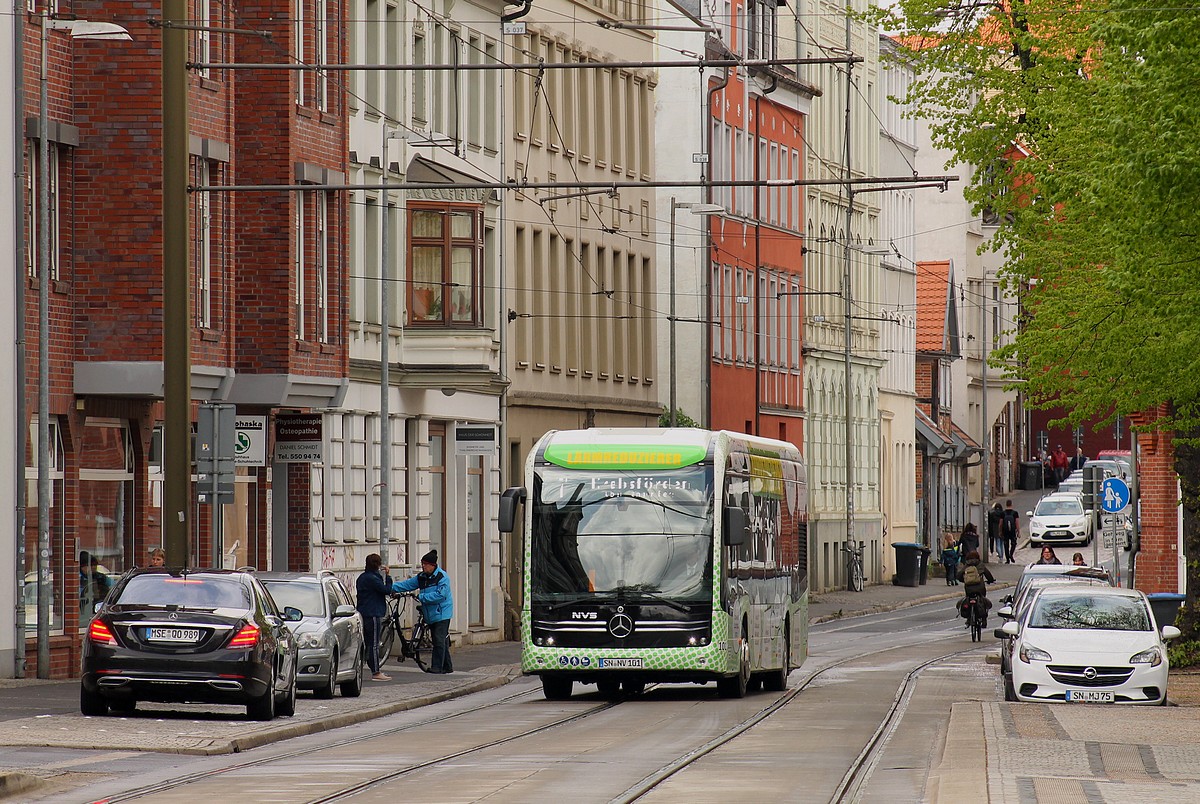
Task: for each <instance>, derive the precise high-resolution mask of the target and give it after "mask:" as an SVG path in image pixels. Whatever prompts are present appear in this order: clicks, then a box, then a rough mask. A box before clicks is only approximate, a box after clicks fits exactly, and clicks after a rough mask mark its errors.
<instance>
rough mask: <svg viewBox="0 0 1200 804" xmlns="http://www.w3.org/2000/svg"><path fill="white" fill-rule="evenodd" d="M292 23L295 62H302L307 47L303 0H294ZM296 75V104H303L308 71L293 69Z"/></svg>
mask: <svg viewBox="0 0 1200 804" xmlns="http://www.w3.org/2000/svg"><path fill="white" fill-rule="evenodd" d="M292 17H293V23H294V24H295V27H296V32H295V38H296V63H297V64H304V63H305V61H304V60H305V59H306V58H307V56H308V48H306V47H305V46H304V20H305V17H304V0H296V4H295V7H294V8H293V10H292ZM294 74H295V76H296V105H297V106H303V105H304V87H305V81H306V80H307V76H308V72H307V71H306V70H296V71H294Z"/></svg>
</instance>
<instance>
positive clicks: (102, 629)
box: [88, 620, 117, 648]
mask: <svg viewBox="0 0 1200 804" xmlns="http://www.w3.org/2000/svg"><path fill="white" fill-rule="evenodd" d="M88 639H90V640H92V641H93V642H95V643H96V644H97V645H109V646H111V647H114V648H115V647H116V646H117V640H116V637H114V636H113V635H112V631H110V630H108V626H107V625H105V624H104V623H102V622H100V621H99V620H92V624H91V625H90V626H89V627H88Z"/></svg>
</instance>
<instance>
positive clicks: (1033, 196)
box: [878, 0, 1200, 627]
mask: <svg viewBox="0 0 1200 804" xmlns="http://www.w3.org/2000/svg"><path fill="white" fill-rule="evenodd" d="M1197 12H1198V9H1197V8H1196V7H1194V6H1191V5H1189V4H1183V5H1180V4H1174V5H1172V4H1165V5H1164V4H1157V5H1156V4H1145V3H1141V2H1135V0H1114V1H1111V2H1106V0H1098V2H1092V3H1088V4H1086V5H1081V4H1079V3H1075V2H1063V0H1028V1H1027V2H1021V1H1020V0H1009V1H1008V2H1003V3H1000V2H995V3H992V2H969V1H968V2H965V3H962V4H958V5H952V6H946V5H945V4H944V3H941V2H937V0H898V2H897V4H896V5H895V6H893V7H892V8H891V9H890V10H888V11H880V12H878V13H879V14H881V15H890V16H891V17H892V22H891V23H889V25H888V28H889V29H890V30H897V31H900V32H902V34H901V36H900V38H901V40H902V41H903V42H904V43H905V44H906V45H907V47H906V48H904V49H903V50H902V54H903V57H904V58H908V59H911V60H912V61H913V63H914V65H915V66H916V67H917V69H918V71H919V74H920V78H919V80H918V81H917V82H916V84H915V85H914V87H913V89H912V92H911V95H910V97H909V98H908V100H909V101H910V102H911V103H913V104H914V107H915V108H916V110H917V114H918V115H919V116H921V117H924V118H926V119H927V120H932V121H935V122H934V123H933V124H932V135H933V141H934V143H935V144H936V145H938V146H939V147H941V148H944V149H946V150H948V151H950V152H951V153H953V154H954V159H953V161H952V164H956V163H964V164H968V165H973V166H982V168H983V169H978V170H976V171H975V172H974V174H973V176H972V178H971V180H970V181H969V182H968V184H967V187H966V188H965V192H966V195H967V197H968V199H970V200H971V201H972V202H973V203H974V204H975V205H976V209H977V210H981V209H983V208H985V207H991V208H992V209H993V210H994V211H995V212H996V214H998V215H1000V216H1001V220H1002V221H1003V224H1002V225H1001V226H1000V228H999V230H998V234H997V236H996V238H995V239H994V240H993V241H992V242H990V243H989V244H987V247H988V248H992V249H996V250H999V251H1002V252H1003V255H1004V271H1003V278H1004V280H1005V282H1006V283H1007V285H1008V288H1009V289H1010V290H1011V291H1013V292H1019V294H1020V299H1021V303H1022V312H1023V317H1022V320H1021V322H1020V328H1019V330H1017V331H1016V332H1015V339H1014V341H1013V342H1012V344H1011V345H1010V346H1008V347H1006V348H1005V349H1003V350H1001V351H1000V352H999V353H998V354H997V355H996V356H995V364H996V365H997V366H1001V367H1004V368H1005V369H1006V370H1007V371H1008V372H1009V379H1010V380H1012V381H1013V382H1020V383H1021V384H1022V386H1023V388H1024V391H1025V394H1026V397H1027V400H1028V402H1029V403H1030V404H1031V405H1033V406H1043V407H1046V406H1050V405H1061V406H1062V407H1063V408H1064V409H1066V410H1069V411H1071V413H1070V419H1071V421H1072V422H1080V421H1083V420H1085V419H1088V418H1090V417H1093V416H1099V417H1100V418H1105V417H1111V416H1112V415H1114V414H1122V415H1127V414H1130V413H1135V412H1140V411H1145V410H1147V409H1149V408H1151V407H1154V406H1158V405H1161V404H1164V403H1165V404H1168V405H1169V406H1170V407H1169V409H1170V411H1171V413H1170V419H1169V420H1168V421H1167V422H1164V423H1162V424H1163V425H1165V426H1168V427H1170V428H1173V429H1174V430H1176V431H1177V432H1187V433H1189V434H1192V433H1200V404H1198V403H1200V371H1198V370H1197V367H1198V366H1200V315H1198V314H1197V311H1198V310H1200V248H1198V247H1197V246H1198V239H1200V149H1198V148H1197V147H1196V144H1197V143H1200V13H1197ZM1179 446H1180V447H1183V449H1180V450H1179V451H1178V453H1177V465H1176V468H1177V471H1179V473H1180V475H1181V477H1183V478H1184V483H1183V487H1184V489H1185V492H1184V493H1185V499H1184V500H1183V505H1184V510H1185V512H1186V511H1198V510H1200V482H1197V481H1200V476H1198V475H1197V472H1198V471H1200V461H1198V460H1196V459H1195V457H1194V456H1195V454H1196V452H1195V449H1194V447H1195V442H1190V444H1189V443H1187V442H1184V443H1180V445H1179ZM1189 447H1190V448H1189ZM1192 519H1193V518H1192V517H1190V516H1185V520H1188V521H1189V522H1190V521H1191V520H1192ZM1195 527H1196V526H1195V525H1194V524H1189V525H1188V529H1189V530H1191V529H1195ZM1197 541H1198V540H1197V539H1195V538H1189V539H1187V542H1188V544H1189V545H1190V549H1189V551H1188V558H1189V561H1188V567H1189V574H1190V576H1191V583H1190V588H1192V589H1195V588H1197V587H1198V586H1200V561H1198V558H1200V556H1198V555H1197V552H1196V551H1197V550H1200V544H1197ZM1194 607H1195V600H1194V598H1193V599H1192V600H1191V601H1189V608H1192V609H1194ZM1185 619H1186V618H1185ZM1190 619H1191V620H1192V621H1193V622H1192V623H1185V627H1187V626H1188V625H1189V624H1193V625H1196V624H1195V623H1194V620H1195V619H1196V618H1195V617H1194V616H1193V617H1192V618H1190Z"/></svg>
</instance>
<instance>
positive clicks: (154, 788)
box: [91, 688, 621, 804]
mask: <svg viewBox="0 0 1200 804" xmlns="http://www.w3.org/2000/svg"><path fill="white" fill-rule="evenodd" d="M540 695H541V690H540V688H539V689H536V690H523V691H521V692H517V693H513V694H512V695H507V696H505V697H503V698H501V699H499V700H497V701H492V702H491V703H487V704H483V705H481V706H476V707H473V708H471V709H464V710H461V711H458V712H451V713H449V714H445V715H438V716H436V717H430V718H425V719H423V720H419V721H417V722H414V723H406V724H404V725H402V726H395V727H392V728H387V729H381V730H379V731H373V732H370V733H369V734H360V735H356V736H354V737H347V738H343V739H339V740H334V741H332V742H329V743H326V744H324V745H322V746H321V747H320V748H319V749H316V750H317V751H327V750H332V749H338V748H344V747H347V746H352V745H356V744H358V743H362V742H366V741H369V740H376V739H379V738H380V737H387V736H390V735H395V734H403V733H404V732H406V731H411V730H414V729H421V728H426V727H429V726H433V725H437V724H439V723H446V722H450V721H453V720H455V719H457V718H461V717H464V716H466V715H474V714H478V713H479V711H480V710H482V709H490V708H493V707H499V706H505V705H507V704H511V703H515V702H517V701H519V700H520V699H522V698H533V697H536V696H540ZM620 703H621V700H615V701H605V702H603V703H601V704H598V705H596V706H593V707H591V708H590V709H588V710H586V711H584V712H576V713H574V714H573V715H571V716H569V717H565V718H559V719H558V720H555V721H554V722H552V723H547V724H543V725H541V726H538V727H536V728H532V729H528V730H526V731H524V732H522V733H520V734H515V735H509V736H507V737H504V738H500V739H496V740H493V741H490V742H488V743H486V744H481V745H478V746H474V747H470V748H465V749H463V750H461V751H457V752H454V753H452V754H449V755H446V756H443V757H439V758H437V759H433V760H427V761H424V762H420V763H415V764H413V765H412V766H409V767H406V768H403V769H400V770H398V771H396V772H393V773H391V774H384V775H383V776H381V777H378V778H379V781H383V780H385V779H386V777H389V776H390V777H394V776H399V775H403V774H404V773H409V772H411V771H414V770H418V769H419V768H423V767H429V766H431V765H436V764H438V763H440V762H446V761H449V760H451V759H455V758H457V757H460V756H463V755H465V754H468V753H471V752H473V751H479V750H483V749H485V748H489V747H492V746H495V745H502V744H504V743H506V742H511V741H512V740H515V739H520V738H521V737H524V736H528V735H532V734H536V733H539V732H542V731H545V730H547V729H551V728H555V727H557V726H561V725H564V724H566V723H571V722H574V721H578V720H580V719H582V718H584V717H589V716H591V715H595V714H598V713H599V712H604V711H607V710H608V709H611V708H613V707H614V706H617V705H618V704H620ZM313 753H314V749H312V748H299V749H296V750H293V751H286V752H282V753H272V754H271V755H270V756H265V757H259V758H257V759H249V760H246V761H241V762H237V763H234V764H231V765H226V766H225V767H222V768H213V769H211V770H204V771H197V772H195V773H189V774H184V775H182V776H178V777H176V778H174V779H172V780H171V781H170V782H164V783H156V784H152V785H146V786H144V787H139V788H136V789H133V790H127V791H124V792H121V793H116V794H113V795H110V796H105V797H104V798H102V799H97V800H95V801H93V802H91V804H110V803H111V804H117V802H122V801H136V800H137V799H141V798H147V797H149V796H151V795H156V794H159V793H162V792H164V791H168V790H175V789H178V788H181V787H186V786H187V785H189V784H195V783H197V782H203V781H206V780H210V779H214V778H217V777H220V776H223V775H226V774H230V773H236V772H238V771H242V770H247V769H250V768H258V767H263V766H266V765H270V764H272V763H276V762H282V761H286V760H289V759H295V758H297V757H300V756H305V755H310V754H313ZM365 786H369V785H368V784H367V783H364V784H362V785H355V786H353V788H347V789H345V790H340V791H337V792H335V793H332V794H330V795H328V796H326V797H322V798H318V799H314V800H313V802H314V804H315V802H323V801H337V800H339V799H340V798H344V797H345V796H346V795H347V794H349V793H350V792H354V788H364V789H365Z"/></svg>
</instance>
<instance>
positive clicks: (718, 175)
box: [707, 6, 815, 445]
mask: <svg viewBox="0 0 1200 804" xmlns="http://www.w3.org/2000/svg"><path fill="white" fill-rule="evenodd" d="M756 7H757V6H756ZM737 13H738V14H739V15H740V14H744V13H746V12H745V10H744V8H738V9H737ZM765 27H767V28H769V29H770V30H771V31H773V30H774V29H773V28H770V26H765ZM734 31H735V35H734V40H733V41H732V42H731V43H730V46H731V47H732V48H733V49H734V50H735V51H737V52H738V53H744V52H745V53H751V54H755V53H757V54H764V55H766V56H767V57H770V55H772V54H774V53H775V52H776V51H775V47H776V43H775V42H774V41H773V39H772V37H771V36H770V35H769V34H768V33H767V32H759V31H758V29H757V28H754V27H753V26H750V25H747V26H746V27H745V28H744V29H743V28H740V27H739V28H734ZM746 32H751V33H756V34H759V37H760V38H759V41H757V42H755V41H745V39H746V36H747V35H748V34H747V33H746ZM762 37H766V38H765V39H763V38H762ZM710 46H713V40H710ZM711 55H713V56H714V57H715V58H730V57H732V56H733V54H732V53H729V52H714V53H712V54H711ZM708 88H709V91H710V92H711V93H712V94H713V101H712V107H711V108H712V117H713V119H712V121H711V124H710V125H711V126H712V132H713V135H712V140H713V141H712V146H711V154H710V160H711V162H712V165H713V174H712V175H713V178H715V179H733V180H739V181H754V182H763V183H764V184H765V183H766V182H769V181H772V180H781V179H800V178H802V177H803V171H804V155H803V154H804V151H805V147H806V146H805V144H804V130H805V128H804V127H805V121H806V111H807V109H808V104H809V101H811V99H812V97H813V94H814V92H815V90H814V89H813V88H812V87H809V86H807V85H805V84H803V83H801V82H800V81H799V80H797V78H796V76H795V75H794V74H793V73H792V72H791V71H790V70H787V69H786V68H782V67H778V68H771V69H769V70H759V71H746V70H741V69H738V70H733V71H731V72H730V73H729V75H728V79H727V80H724V81H720V82H719V81H717V80H715V79H712V80H710V82H709V87H708ZM712 201H714V202H716V203H717V204H719V205H720V206H722V207H724V209H725V210H726V212H725V213H723V214H722V215H720V216H713V217H711V218H709V221H708V239H709V243H710V249H711V277H710V279H709V299H708V305H709V310H708V320H710V321H711V322H712V326H711V328H710V332H709V335H710V344H709V346H710V352H711V356H710V361H711V365H710V368H709V372H710V377H709V380H710V382H709V399H708V406H709V410H708V412H707V420H708V421H709V423H710V426H711V427H712V428H714V429H727V430H733V431H734V432H745V433H752V434H755V435H761V436H765V437H767V438H777V439H779V440H781V441H790V442H792V443H793V444H798V445H803V444H804V434H803V432H802V430H803V419H802V418H801V417H802V415H803V411H804V369H803V341H804V334H803V327H804V316H803V310H804V291H805V284H804V256H803V255H804V248H803V247H804V235H803V230H804V220H805V217H804V193H803V189H802V188H801V187H798V186H746V187H723V188H717V189H714V190H713V191H712Z"/></svg>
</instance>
